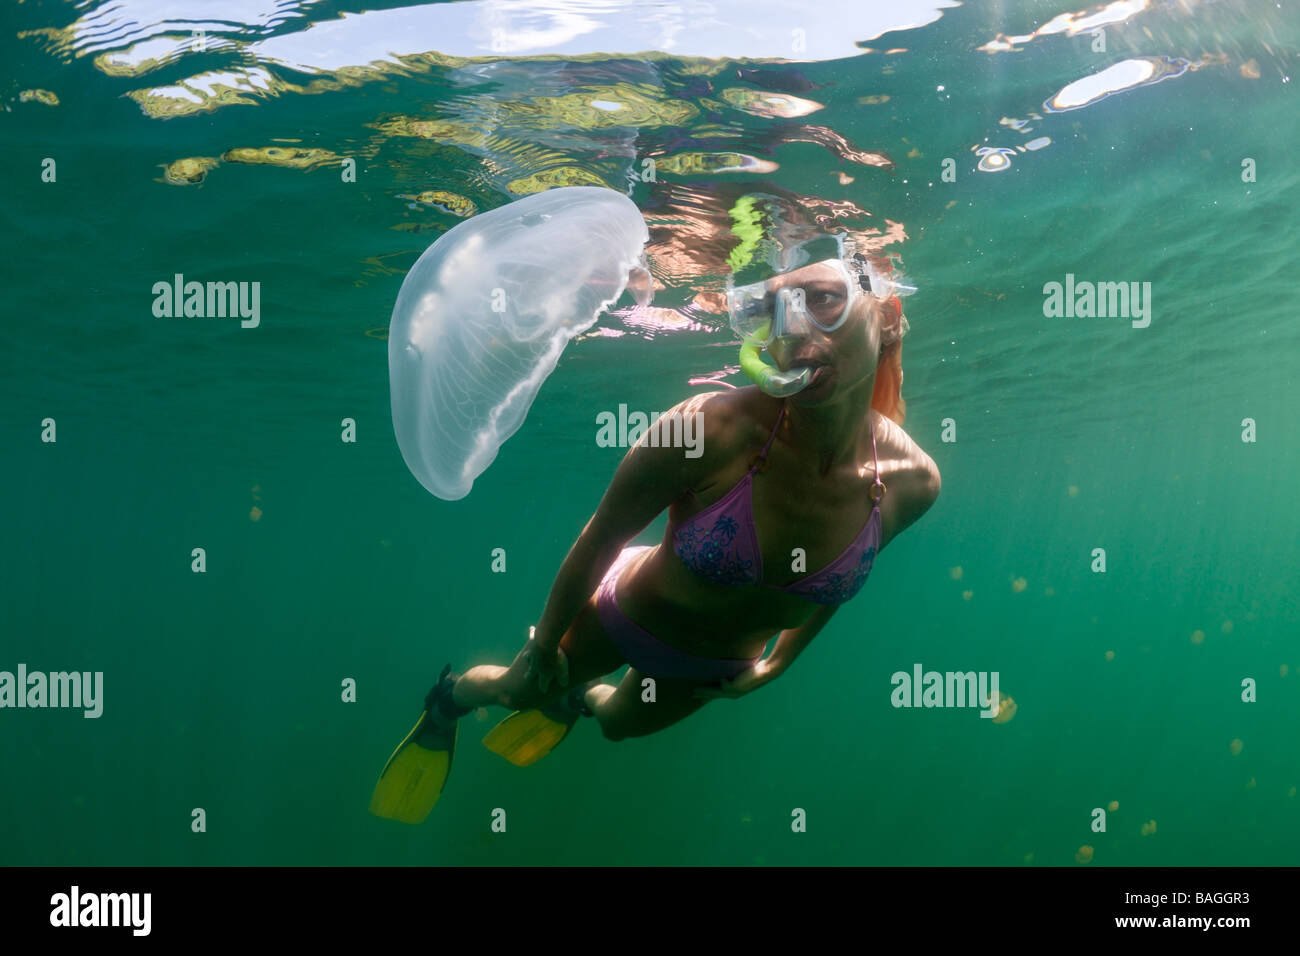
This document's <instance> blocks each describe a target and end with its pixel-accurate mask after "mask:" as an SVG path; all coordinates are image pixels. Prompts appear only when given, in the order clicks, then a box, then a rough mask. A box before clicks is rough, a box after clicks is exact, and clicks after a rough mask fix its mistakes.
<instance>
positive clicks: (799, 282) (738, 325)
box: [727, 247, 916, 398]
mask: <svg viewBox="0 0 1300 956" xmlns="http://www.w3.org/2000/svg"><path fill="white" fill-rule="evenodd" d="M841 248H842V247H841ZM786 275H788V276H789V279H788V280H787V279H785V278H784V277H782V276H777V277H774V278H772V279H767V280H765V281H763V282H754V283H750V284H748V285H743V286H736V285H733V284H731V283H730V282H729V283H728V285H727V311H728V313H729V315H730V319H731V327H732V328H733V329H734V330H735V331H736V333H737V334H739V335H740V337H741V339H742V340H743V343H744V344H743V345H741V348H740V367H741V369H742V370H743V371H744V372H745V374H746V375H748V376H749V377H750V378H751V379H753V380H754V382H755V383H756V384H757V385H758V386H759V388H761V389H762V390H763V391H764V392H766V393H767V394H769V395H772V396H774V397H776V398H784V397H785V396H787V395H793V394H795V393H796V392H799V391H802V390H803V389H804V388H807V386H808V384H809V382H811V380H812V375H813V370H812V369H810V368H799V369H791V370H789V371H785V372H783V371H781V370H780V369H777V368H775V367H773V366H771V365H768V364H767V363H765V362H764V361H763V359H762V357H761V355H760V350H761V349H763V348H766V347H767V346H769V345H771V343H772V342H773V341H774V340H775V339H777V338H779V337H781V336H788V335H806V334H808V332H809V330H810V329H813V328H815V329H817V330H818V331H820V332H823V333H831V332H834V331H836V330H837V329H839V328H841V327H842V326H843V325H844V323H845V322H846V321H848V318H849V316H850V315H851V314H852V312H853V307H854V305H855V304H856V303H857V300H858V298H859V297H860V296H862V295H864V294H866V295H871V296H873V297H876V298H879V299H889V298H892V297H893V296H901V295H910V294H911V293H912V292H915V291H916V289H915V288H914V287H912V286H910V285H908V284H907V283H906V282H905V281H904V280H903V279H902V277H901V276H898V275H896V274H895V273H893V272H890V273H882V272H880V271H879V270H877V269H876V268H875V266H874V265H873V264H872V263H871V261H870V260H868V259H867V258H866V257H865V256H863V255H861V254H853V255H851V256H848V257H842V258H838V259H826V260H823V261H822V262H817V263H813V264H812V265H808V266H803V267H800V268H798V269H796V270H794V271H793V272H790V273H787V274H786ZM905 331H906V325H901V326H900V334H902V332H905Z"/></svg>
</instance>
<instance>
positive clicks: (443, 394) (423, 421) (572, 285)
mask: <svg viewBox="0 0 1300 956" xmlns="http://www.w3.org/2000/svg"><path fill="white" fill-rule="evenodd" d="M649 238H650V236H649V231H648V230H647V228H646V224H645V220H644V219H643V218H642V216H641V213H640V211H639V210H638V209H637V207H636V204H635V203H633V202H632V201H631V200H630V199H628V198H627V197H626V196H624V195H622V194H621V193H617V192H614V191H613V190H611V189H603V188H600V187H593V186H565V187H561V188H558V189H552V190H549V191H547V192H542V193H536V194H534V195H531V196H528V197H526V198H524V199H520V200H517V201H516V202H512V203H509V204H508V205H505V206H501V207H499V208H497V209H493V210H491V211H489V212H485V213H482V214H481V215H478V216H475V217H473V218H472V219H467V220H465V221H464V222H461V223H458V224H457V225H456V226H455V227H454V228H452V229H451V230H449V231H448V232H446V233H445V234H443V235H442V236H441V237H439V239H438V241H437V242H435V243H434V244H433V245H431V246H430V247H429V248H428V249H426V250H425V251H424V254H423V255H421V256H420V258H419V259H418V260H417V261H416V263H415V265H414V266H412V267H411V271H410V272H409V273H407V275H406V279H405V280H404V281H403V282H402V287H401V290H400V291H399V292H398V294H397V303H396V305H395V306H394V307H393V317H392V322H391V323H390V325H389V332H388V372H389V387H390V393H391V398H392V412H393V430H394V432H395V433H396V435H397V444H398V447H399V449H400V450H401V452H402V458H403V459H404V460H405V462H406V465H407V467H408V468H410V470H411V473H412V474H413V475H414V476H415V477H416V479H418V480H419V482H420V484H422V485H423V486H424V487H425V488H426V489H428V490H429V491H430V492H431V493H432V494H434V495H436V496H437V497H439V498H442V499H443V500H445V501H456V500H458V499H460V498H463V497H465V496H466V495H467V494H469V491H470V488H471V487H472V486H473V484H474V480H475V479H476V478H477V477H478V476H479V475H481V474H482V473H483V472H484V471H486V470H487V468H488V466H489V465H491V464H492V462H493V461H494V460H495V459H496V456H497V452H498V451H499V449H500V448H501V445H502V444H504V443H505V442H506V440H507V439H509V438H510V436H511V435H513V434H514V433H515V432H516V431H518V430H519V427H520V426H521V425H522V424H523V422H524V419H525V417H526V416H527V414H528V410H529V408H530V407H531V406H532V403H533V400H534V399H535V398H536V397H537V393H538V391H540V389H541V387H542V384H543V383H544V382H545V381H546V378H547V376H549V375H550V374H551V372H552V371H554V370H555V366H556V364H557V363H558V362H559V360H560V355H561V354H562V353H563V351H564V347H565V346H566V345H567V344H568V342H569V341H570V340H571V339H573V338H575V337H577V336H578V335H580V334H582V333H583V332H585V331H586V330H587V329H589V328H590V327H591V326H592V325H594V324H595V323H596V320H597V319H598V318H599V316H600V313H601V312H603V311H604V310H605V309H607V308H608V307H609V306H611V305H612V304H613V303H614V302H616V301H617V300H618V298H619V297H620V296H621V295H622V294H623V291H624V290H625V289H628V288H629V287H630V289H631V291H632V293H633V295H634V296H635V298H636V300H637V302H638V304H640V305H646V304H648V303H649V301H650V298H651V295H652V291H653V283H652V281H651V279H650V276H649V272H648V270H647V268H646V261H645V244H646V242H647V241H648V240H649Z"/></svg>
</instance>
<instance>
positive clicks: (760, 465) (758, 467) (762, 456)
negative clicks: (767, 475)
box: [749, 402, 785, 475]
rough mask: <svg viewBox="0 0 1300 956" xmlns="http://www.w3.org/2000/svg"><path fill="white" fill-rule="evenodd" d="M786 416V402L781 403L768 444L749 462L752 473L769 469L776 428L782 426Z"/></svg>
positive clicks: (768, 437)
mask: <svg viewBox="0 0 1300 956" xmlns="http://www.w3.org/2000/svg"><path fill="white" fill-rule="evenodd" d="M783 418H785V402H782V403H781V411H779V412H777V415H776V424H775V425H773V426H772V434H770V435H768V436H767V444H766V445H764V446H763V450H762V451H760V452H759V453H758V454H757V455H755V456H754V459H753V461H751V462H750V463H749V473H750V474H751V475H752V474H753V473H754V472H756V471H767V453H768V450H769V449H770V448H771V447H772V442H774V441H776V430H777V429H778V428H780V427H781V420H782V419H783Z"/></svg>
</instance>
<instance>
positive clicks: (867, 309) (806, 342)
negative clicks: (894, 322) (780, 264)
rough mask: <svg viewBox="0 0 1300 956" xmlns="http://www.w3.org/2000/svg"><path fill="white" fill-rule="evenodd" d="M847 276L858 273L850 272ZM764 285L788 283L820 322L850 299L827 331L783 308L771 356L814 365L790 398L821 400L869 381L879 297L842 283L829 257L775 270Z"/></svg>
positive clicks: (876, 353) (788, 363)
mask: <svg viewBox="0 0 1300 956" xmlns="http://www.w3.org/2000/svg"><path fill="white" fill-rule="evenodd" d="M850 281H851V282H856V281H857V279H856V277H851V279H850ZM766 288H767V289H768V290H769V291H772V292H776V291H778V290H781V289H788V290H789V294H790V295H793V296H796V297H797V296H802V301H803V312H804V313H806V315H807V316H808V317H811V318H813V319H815V320H816V322H818V323H820V324H822V325H830V324H833V320H834V319H835V318H836V317H838V315H839V314H840V313H841V312H842V311H843V309H844V307H845V305H846V304H849V312H848V315H847V316H845V319H844V322H843V324H842V325H840V327H839V328H837V329H835V330H834V331H832V332H825V331H822V329H820V328H818V327H817V325H816V324H814V322H812V321H806V320H802V318H803V317H802V315H801V314H800V311H799V310H798V309H793V310H791V309H789V308H787V310H786V321H785V322H784V323H783V325H784V328H782V329H781V333H782V334H781V335H779V336H778V337H777V338H775V339H774V340H773V341H772V343H771V344H770V345H769V346H768V348H769V350H770V351H771V353H772V358H773V359H775V360H776V363H777V365H778V366H780V367H781V368H782V369H786V370H788V369H791V368H799V367H801V366H809V367H811V368H813V369H815V371H814V372H813V376H812V380H811V381H810V382H809V384H808V386H807V387H806V388H804V389H803V390H802V391H800V392H798V393H797V394H796V395H795V396H794V397H793V401H795V402H797V403H799V404H818V405H820V404H823V403H826V402H829V401H834V400H836V399H837V398H845V397H847V396H848V395H849V393H850V392H853V391H856V390H857V388H858V387H859V386H862V385H864V384H865V385H867V386H868V387H869V386H870V384H871V383H872V381H873V380H874V379H875V374H876V362H877V360H878V359H879V357H880V335H881V333H880V320H881V309H880V305H881V303H880V302H879V300H877V299H876V298H875V297H873V296H871V295H869V294H866V293H864V292H861V291H860V290H859V291H858V292H857V293H856V294H855V293H854V292H853V290H852V289H850V288H846V286H845V281H844V273H843V272H842V271H841V270H840V269H839V268H838V267H837V265H836V264H835V263H832V262H815V263H813V264H811V265H807V266H804V267H803V268H801V269H796V270H795V271H793V272H787V273H784V274H783V275H779V276H775V277H774V278H772V279H770V280H768V282H767V283H766Z"/></svg>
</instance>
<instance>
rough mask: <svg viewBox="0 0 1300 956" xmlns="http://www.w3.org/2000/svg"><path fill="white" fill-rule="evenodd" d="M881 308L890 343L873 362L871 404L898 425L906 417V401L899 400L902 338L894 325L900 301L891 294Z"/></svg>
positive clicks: (898, 318)
mask: <svg viewBox="0 0 1300 956" xmlns="http://www.w3.org/2000/svg"><path fill="white" fill-rule="evenodd" d="M882 310H883V312H884V314H885V321H884V325H885V328H886V329H889V330H892V331H893V335H892V337H893V342H891V343H890V344H889V345H886V346H885V347H884V349H882V350H881V352H880V360H879V361H878V362H877V363H876V384H875V386H874V387H873V388H872V390H871V407H872V408H874V409H875V410H876V411H878V412H880V414H882V415H884V416H885V417H886V418H890V419H892V420H893V421H894V423H895V424H898V425H901V424H903V419H904V418H905V417H906V416H907V402H905V401H903V337H902V335H901V334H899V333H898V331H897V330H896V328H895V327H896V326H898V325H900V324H901V321H902V315H903V304H902V303H901V302H899V301H898V297H897V296H894V297H892V298H890V299H889V300H888V301H886V302H885V304H884V305H883V306H882ZM889 337H890V336H888V335H887V336H886V338H889Z"/></svg>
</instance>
